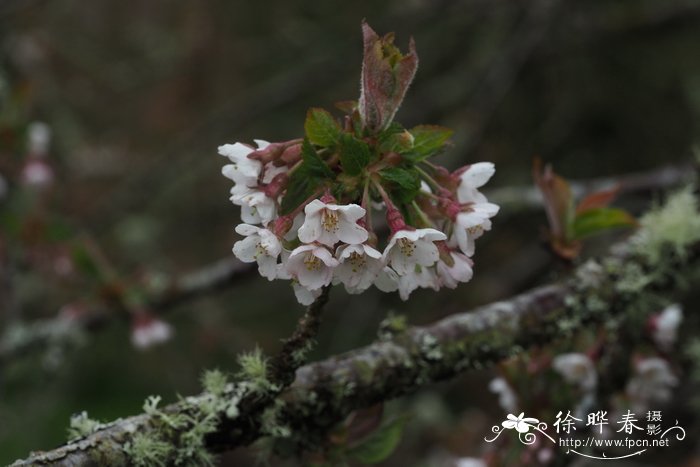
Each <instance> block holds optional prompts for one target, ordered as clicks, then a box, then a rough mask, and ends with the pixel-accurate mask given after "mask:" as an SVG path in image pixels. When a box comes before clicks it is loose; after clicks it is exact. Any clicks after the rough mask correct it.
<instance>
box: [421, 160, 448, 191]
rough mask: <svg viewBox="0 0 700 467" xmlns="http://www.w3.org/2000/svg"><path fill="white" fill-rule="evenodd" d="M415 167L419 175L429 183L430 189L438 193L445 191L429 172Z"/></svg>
mask: <svg viewBox="0 0 700 467" xmlns="http://www.w3.org/2000/svg"><path fill="white" fill-rule="evenodd" d="M415 167H416V170H417V171H418V173H419V174H421V176H422V177H423V178H424V179H425V181H426V182H427V183H428V185H430V188H433V189H435V190H437V191H439V190H442V189H443V188H442V186H441V185H440V184H439V183H438V182H437V181H435V179H434V178H433V177H431V176H430V175H429V174H428V172H426V171H425V170H423V169H421V168H420V167H418V166H415Z"/></svg>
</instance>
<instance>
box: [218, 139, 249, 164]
mask: <svg viewBox="0 0 700 467" xmlns="http://www.w3.org/2000/svg"><path fill="white" fill-rule="evenodd" d="M218 150H219V154H221V155H222V156H224V157H228V158H229V159H231V162H236V160H238V159H241V158H243V157H246V156H248V154H250V153H251V152H253V149H252V148H250V147H248V146H246V145H245V144H241V143H236V144H223V145H221V146H219V148H218Z"/></svg>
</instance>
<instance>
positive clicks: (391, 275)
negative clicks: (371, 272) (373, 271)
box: [374, 267, 399, 292]
mask: <svg viewBox="0 0 700 467" xmlns="http://www.w3.org/2000/svg"><path fill="white" fill-rule="evenodd" d="M374 285H375V286H376V287H377V288H378V289H379V290H381V291H382V292H395V291H396V290H397V289H398V288H399V275H398V274H396V271H394V270H393V269H391V268H389V267H385V268H384V269H382V270H381V271H380V272H379V274H378V275H377V278H376V279H375V281H374Z"/></svg>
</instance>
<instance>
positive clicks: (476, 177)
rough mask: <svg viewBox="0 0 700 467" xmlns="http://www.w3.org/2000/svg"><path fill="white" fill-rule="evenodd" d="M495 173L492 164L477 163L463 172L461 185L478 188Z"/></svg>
mask: <svg viewBox="0 0 700 467" xmlns="http://www.w3.org/2000/svg"><path fill="white" fill-rule="evenodd" d="M495 173H496V167H495V166H494V165H493V163H492V162H477V163H476V164H472V165H471V167H469V168H468V169H467V170H466V171H464V173H463V174H462V177H461V179H462V183H463V184H466V185H468V186H472V187H474V188H479V187H482V186H484V185H486V183H487V182H488V181H489V180H490V179H491V177H493V174H495Z"/></svg>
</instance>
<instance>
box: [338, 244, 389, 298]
mask: <svg viewBox="0 0 700 467" xmlns="http://www.w3.org/2000/svg"><path fill="white" fill-rule="evenodd" d="M336 256H337V258H338V261H340V265H338V267H337V268H335V270H334V273H335V277H334V281H338V282H341V283H343V284H344V285H345V289H346V290H347V291H348V292H349V293H353V294H355V293H360V292H362V291H364V290H367V289H368V288H369V286H370V285H372V283H373V282H374V280H375V278H376V277H377V275H378V274H379V271H380V270H381V269H383V267H384V263H383V262H382V254H381V253H380V252H378V251H377V250H375V249H374V248H372V247H371V246H368V245H365V244H361V245H343V246H341V247H339V248H338V250H337V251H336Z"/></svg>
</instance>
